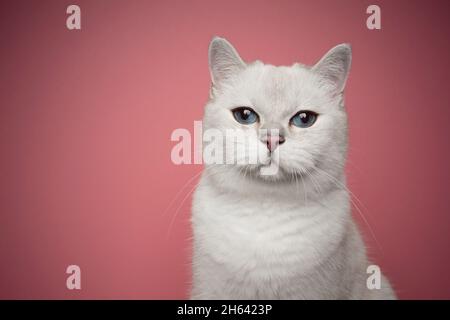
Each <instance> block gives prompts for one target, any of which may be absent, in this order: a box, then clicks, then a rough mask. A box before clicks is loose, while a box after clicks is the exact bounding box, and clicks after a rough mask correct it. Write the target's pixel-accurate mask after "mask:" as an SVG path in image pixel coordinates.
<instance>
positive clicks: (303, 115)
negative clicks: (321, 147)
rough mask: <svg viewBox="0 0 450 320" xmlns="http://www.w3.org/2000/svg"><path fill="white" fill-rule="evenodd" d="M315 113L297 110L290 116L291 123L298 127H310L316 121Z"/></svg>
mask: <svg viewBox="0 0 450 320" xmlns="http://www.w3.org/2000/svg"><path fill="white" fill-rule="evenodd" d="M316 119H317V113H315V112H312V111H299V112H297V114H296V115H295V116H293V117H292V118H291V121H290V122H291V124H293V125H294V126H296V127H299V128H308V127H311V126H312V125H313V124H314V122H316Z"/></svg>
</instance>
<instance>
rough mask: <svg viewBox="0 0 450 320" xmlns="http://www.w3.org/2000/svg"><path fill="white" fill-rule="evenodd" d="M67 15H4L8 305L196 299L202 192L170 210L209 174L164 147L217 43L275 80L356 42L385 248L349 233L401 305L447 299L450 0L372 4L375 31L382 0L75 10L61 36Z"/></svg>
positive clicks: (360, 168) (354, 83) (371, 203)
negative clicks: (193, 228)
mask: <svg viewBox="0 0 450 320" xmlns="http://www.w3.org/2000/svg"><path fill="white" fill-rule="evenodd" d="M72 3H74V2H72V1H12V0H10V1H2V2H1V5H0V14H1V19H0V39H1V42H2V50H1V53H0V55H1V61H0V63H1V67H0V70H1V72H0V99H1V100H0V108H1V109H0V130H1V134H0V141H1V142H0V146H1V159H0V197H1V198H0V257H1V266H0V298H68V299H70V298H142V299H155V298H157V299H160V298H176V299H178V298H187V292H188V288H189V280H190V239H189V237H190V236H191V233H190V228H189V216H190V209H189V208H190V201H191V200H190V197H189V191H190V189H191V188H192V187H193V186H194V185H195V181H196V180H195V179H194V180H193V182H192V183H190V184H189V186H188V188H186V189H183V190H182V191H181V192H180V193H179V194H178V195H179V196H178V197H176V198H175V200H174V201H173V202H172V203H173V205H172V206H169V205H170V203H171V201H172V199H174V197H175V196H176V195H177V192H178V191H179V190H180V189H181V188H182V186H183V185H184V184H185V183H186V181H187V180H188V179H189V178H190V177H192V176H194V175H195V174H196V173H198V172H200V171H201V169H202V168H201V166H199V165H184V166H175V165H173V164H172V163H171V161H170V151H171V148H172V147H173V145H174V143H173V142H171V141H170V134H171V132H172V131H173V130H174V129H176V128H188V129H190V130H192V128H193V121H194V120H200V119H201V117H202V110H203V106H204V104H205V102H206V100H207V97H208V89H209V73H208V66H207V47H208V43H209V40H210V39H211V37H212V36H213V35H222V36H225V37H226V38H228V39H229V40H230V41H231V42H232V43H233V44H234V45H235V46H236V48H237V49H238V50H239V51H240V53H241V55H242V56H243V57H244V59H247V60H254V59H257V58H259V59H262V60H263V61H265V62H268V63H272V64H291V63H293V62H295V61H301V62H303V63H307V64H312V63H314V62H315V61H317V60H318V59H319V58H320V57H321V55H322V54H324V53H325V52H326V51H327V50H328V49H329V48H331V47H332V46H334V45H336V44H338V43H341V42H350V43H351V44H352V46H353V54H354V59H353V67H352V71H351V76H350V78H349V81H348V88H347V108H348V112H349V117H350V139H351V148H350V162H349V165H348V174H349V186H350V188H351V190H352V191H353V192H354V193H355V194H356V195H357V197H358V198H359V199H360V201H361V202H362V203H363V204H364V207H362V208H361V209H362V211H363V213H364V215H365V216H366V217H367V219H368V221H369V223H370V225H371V226H372V229H373V231H374V233H375V236H376V238H377V240H378V242H379V244H380V247H381V248H380V247H379V246H377V245H376V242H375V241H374V239H373V237H371V235H370V232H369V230H368V228H367V225H366V224H365V223H364V222H363V221H362V219H361V218H360V217H359V214H358V213H357V212H356V211H355V213H354V214H355V217H356V219H358V221H359V222H360V225H361V228H362V230H363V232H364V234H365V238H366V241H367V244H368V247H369V249H370V252H371V256H372V257H373V258H374V261H375V262H376V263H378V264H379V265H380V266H381V268H382V270H383V271H384V272H385V273H386V274H387V275H388V276H389V278H390V279H391V281H392V282H393V284H394V286H395V287H396V289H397V293H398V295H399V297H400V298H403V299H412V298H425V299H431V298H447V299H448V298H450V277H449V276H448V272H449V270H450V253H449V246H450V235H449V233H448V231H449V227H450V215H449V213H450V212H449V211H450V210H449V209H450V203H449V201H450V197H449V195H448V181H449V178H450V169H449V161H450V153H449V148H448V139H449V133H450V129H449V128H450V126H449V120H450V118H449V116H450V109H449V106H448V102H449V98H450V90H449V87H448V85H449V80H450V79H449V58H448V57H449V36H450V27H449V23H448V13H449V5H448V3H449V2H448V1H431V2H429V1H376V2H374V3H377V4H379V5H380V6H381V9H382V30H381V31H371V30H368V29H367V28H366V25H365V21H366V17H367V14H366V13H365V10H366V8H367V6H368V5H369V4H372V1H317V0H315V1H298V0H295V1H111V0H108V1H100V0H95V1H94V0H92V1H76V2H75V3H77V4H79V5H80V6H81V10H82V30H81V31H69V30H67V29H66V26H65V20H66V17H67V15H66V13H65V11H66V7H67V6H68V5H69V4H72ZM183 199H185V200H186V201H184V202H182V200H183ZM177 208H180V210H179V211H178V215H177V217H176V219H175V220H174V224H173V228H172V229H171V232H170V234H169V236H167V233H168V229H169V224H170V221H171V219H172V217H174V216H175V214H176V212H177ZM166 209H167V213H166V214H163V213H164V210H166ZM70 264H76V265H79V266H80V267H81V270H82V290H81V291H76V290H75V291H69V290H67V289H66V286H65V281H66V277H67V275H66V273H65V270H66V267H67V266H68V265H70Z"/></svg>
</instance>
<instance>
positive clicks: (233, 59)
mask: <svg viewBox="0 0 450 320" xmlns="http://www.w3.org/2000/svg"><path fill="white" fill-rule="evenodd" d="M244 67H245V62H244V61H242V59H241V57H240V56H239V54H238V53H237V51H236V49H234V47H233V46H232V45H231V44H230V43H229V42H228V41H227V40H225V39H224V38H219V37H214V38H213V39H212V41H211V43H210V45H209V70H210V73H211V80H212V85H213V87H216V88H217V87H219V86H220V83H222V82H223V81H226V80H227V79H229V78H230V77H231V76H232V75H233V74H236V73H237V72H239V71H240V70H242V69H244Z"/></svg>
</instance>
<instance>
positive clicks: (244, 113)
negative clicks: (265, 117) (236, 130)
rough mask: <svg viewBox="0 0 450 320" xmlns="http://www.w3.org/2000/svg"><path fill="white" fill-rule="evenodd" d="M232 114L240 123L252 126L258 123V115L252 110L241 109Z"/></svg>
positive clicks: (234, 110)
mask: <svg viewBox="0 0 450 320" xmlns="http://www.w3.org/2000/svg"><path fill="white" fill-rule="evenodd" d="M231 112H232V113H233V116H234V119H236V121H237V122H239V123H242V124H252V123H255V122H256V121H258V115H257V114H256V112H255V111H253V110H252V109H251V108H247V107H240V108H236V109H233V110H231Z"/></svg>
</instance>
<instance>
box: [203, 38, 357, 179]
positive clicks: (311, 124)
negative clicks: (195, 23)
mask: <svg viewBox="0 0 450 320" xmlns="http://www.w3.org/2000/svg"><path fill="white" fill-rule="evenodd" d="M350 64H351V48H350V46H349V45H348V44H341V45H338V46H336V47H334V48H332V49H331V50H330V51H328V53H326V54H325V55H324V56H323V57H322V58H321V59H320V60H319V61H318V62H317V63H316V64H315V65H314V66H311V67H310V66H304V65H301V64H298V63H295V64H293V65H292V66H289V67H287V66H273V65H269V64H264V63H262V62H260V61H255V62H252V63H246V62H244V60H242V59H241V57H240V56H239V54H238V52H237V51H236V49H235V48H234V47H233V46H232V45H231V44H230V43H229V42H228V41H227V40H225V39H223V38H218V37H216V38H214V39H213V40H212V41H211V44H210V47H209V68H210V74H211V82H212V85H211V91H210V100H209V102H208V104H207V106H206V109H205V117H204V121H203V125H204V129H205V130H206V131H205V132H207V131H208V130H209V129H213V130H216V131H217V132H221V133H222V135H223V136H224V137H228V136H229V135H230V132H233V131H234V132H237V133H238V135H240V136H241V137H244V138H245V142H246V143H245V146H244V147H243V148H239V147H236V145H235V147H234V148H233V150H231V152H232V153H233V154H232V156H233V157H234V159H235V160H236V161H235V162H234V163H230V162H227V161H224V162H225V165H223V168H224V170H229V172H232V173H234V174H235V175H241V176H243V177H245V178H246V179H254V180H259V181H264V182H265V183H270V182H289V181H292V180H293V179H296V178H297V177H298V176H299V175H306V174H308V173H313V172H315V171H317V170H325V171H327V172H329V171H330V170H331V171H335V170H342V168H343V167H344V164H345V158H346V152H347V116H346V112H345V108H344V105H343V92H344V88H345V83H346V80H347V77H348V73H349V69H350ZM242 141H243V140H241V143H238V144H240V145H241V146H243V145H244V144H243V143H242ZM205 145H206V146H207V142H204V146H205ZM204 149H205V150H204V151H207V150H206V149H207V147H205V148H204ZM227 152H228V153H229V152H230V148H229V146H226V143H225V142H223V155H221V156H223V157H226V156H225V154H227ZM207 153H208V152H207ZM204 155H205V154H204ZM255 157H256V159H257V160H256V162H255V161H250V158H252V159H255ZM216 159H217V157H216ZM239 160H244V161H239ZM206 162H208V161H206ZM209 162H211V161H209ZM211 166H217V164H211ZM274 166H275V167H276V168H275V170H267V171H266V172H264V169H273V167H274Z"/></svg>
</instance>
